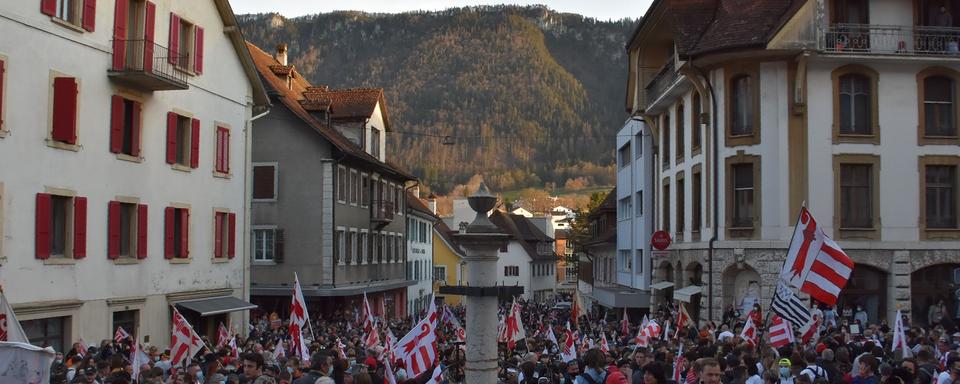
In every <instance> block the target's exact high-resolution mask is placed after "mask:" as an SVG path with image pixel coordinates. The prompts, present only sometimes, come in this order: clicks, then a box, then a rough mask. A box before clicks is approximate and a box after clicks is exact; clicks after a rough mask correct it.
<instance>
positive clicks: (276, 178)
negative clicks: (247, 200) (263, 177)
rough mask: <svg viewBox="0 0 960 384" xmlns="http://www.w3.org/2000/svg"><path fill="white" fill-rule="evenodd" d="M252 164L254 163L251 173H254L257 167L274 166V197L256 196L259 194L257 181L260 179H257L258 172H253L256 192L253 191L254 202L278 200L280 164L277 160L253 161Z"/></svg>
mask: <svg viewBox="0 0 960 384" xmlns="http://www.w3.org/2000/svg"><path fill="white" fill-rule="evenodd" d="M252 165H253V168H251V173H253V172H254V171H255V170H256V168H257V167H273V197H256V196H257V194H256V191H257V190H258V189H257V183H258V181H257V175H256V174H252V177H253V183H254V185H253V190H254V193H253V196H254V197H253V201H254V202H274V201H277V196H278V195H279V191H278V190H277V187H278V186H279V182H280V164H279V163H277V162H255V163H253V164H252Z"/></svg>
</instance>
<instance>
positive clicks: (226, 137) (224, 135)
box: [213, 125, 230, 174]
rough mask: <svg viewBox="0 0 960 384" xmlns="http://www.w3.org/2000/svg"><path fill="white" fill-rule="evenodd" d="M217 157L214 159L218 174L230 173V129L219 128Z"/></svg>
mask: <svg viewBox="0 0 960 384" xmlns="http://www.w3.org/2000/svg"><path fill="white" fill-rule="evenodd" d="M216 141H217V151H216V154H217V157H216V159H214V168H213V169H214V170H215V171H217V172H218V173H222V174H228V173H230V128H227V127H224V126H219V125H218V126H217V133H216Z"/></svg>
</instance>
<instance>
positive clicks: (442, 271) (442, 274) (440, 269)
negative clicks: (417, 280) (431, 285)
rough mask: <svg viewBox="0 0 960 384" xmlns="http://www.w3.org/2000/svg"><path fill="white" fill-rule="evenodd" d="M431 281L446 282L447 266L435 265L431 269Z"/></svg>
mask: <svg viewBox="0 0 960 384" xmlns="http://www.w3.org/2000/svg"><path fill="white" fill-rule="evenodd" d="M433 279H434V280H439V281H447V266H446V265H435V266H434V267H433Z"/></svg>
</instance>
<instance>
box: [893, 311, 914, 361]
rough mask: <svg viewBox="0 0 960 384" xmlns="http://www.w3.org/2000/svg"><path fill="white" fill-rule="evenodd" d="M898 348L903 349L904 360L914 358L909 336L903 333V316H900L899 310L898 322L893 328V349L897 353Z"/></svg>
mask: <svg viewBox="0 0 960 384" xmlns="http://www.w3.org/2000/svg"><path fill="white" fill-rule="evenodd" d="M897 348H902V349H903V357H904V358H907V357H911V356H913V353H912V352H913V350H911V349H910V346H908V345H907V335H906V333H905V332H904V331H903V315H901V314H900V310H899V309H898V310H897V321H896V323H894V326H893V346H892V348H891V349H892V350H894V351H896V350H897Z"/></svg>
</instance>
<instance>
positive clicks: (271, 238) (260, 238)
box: [253, 229, 276, 262]
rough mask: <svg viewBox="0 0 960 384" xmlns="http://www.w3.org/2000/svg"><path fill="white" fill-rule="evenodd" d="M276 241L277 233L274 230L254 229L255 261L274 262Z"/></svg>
mask: <svg viewBox="0 0 960 384" xmlns="http://www.w3.org/2000/svg"><path fill="white" fill-rule="evenodd" d="M275 241H276V232H275V230H274V229H254V230H253V261H254V262H257V261H267V262H272V261H273V258H274V253H275V252H274V251H275V250H276V248H275Z"/></svg>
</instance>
